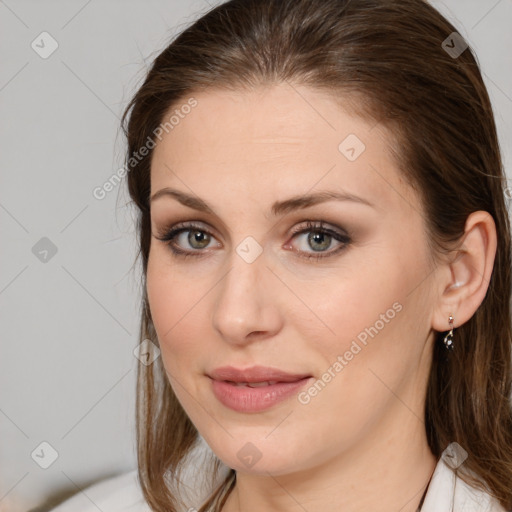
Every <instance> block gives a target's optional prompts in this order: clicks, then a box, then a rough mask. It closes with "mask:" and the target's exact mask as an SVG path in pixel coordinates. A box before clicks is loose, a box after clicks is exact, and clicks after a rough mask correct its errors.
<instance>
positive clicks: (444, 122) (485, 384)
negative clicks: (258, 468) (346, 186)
mask: <svg viewBox="0 0 512 512" xmlns="http://www.w3.org/2000/svg"><path fill="white" fill-rule="evenodd" d="M454 32H457V30H456V28H455V27H454V26H453V25H452V24H451V23H450V22H448V21H447V20H446V19H445V18H444V17H443V16H442V15H441V14H440V13H439V12H438V11H437V10H435V9H434V8H433V7H432V6H431V5H429V4H428V3H427V2H425V1H423V0H352V1H350V0H231V1H228V2H226V3H223V4H221V5H219V6H217V7H215V8H213V9H211V10H210V11H208V12H207V13H206V14H204V15H203V16H202V17H200V18H199V19H198V20H197V21H195V22H193V23H192V24H191V25H190V26H189V27H188V28H186V29H185V30H183V31H182V32H181V33H180V34H178V35H177V36H176V37H175V38H174V39H173V40H172V41H171V43H170V44H169V46H168V47H167V48H165V49H164V50H163V51H162V52H161V53H160V54H159V55H158V56H157V58H156V59H155V60H154V62H153V64H152V66H151V68H150V70H149V72H148V74H147V77H146V79H145V81H144V83H143V85H142V86H141V87H140V88H139V89H138V91H137V92H136V94H135V96H134V97H133V99H132V100H131V102H130V103H129V105H128V106H127V108H126V110H125V112H124V115H123V119H122V127H123V130H124V133H125V135H126V138H127V154H126V159H127V170H128V176H127V183H128V189H129V193H130V197H131V199H132V200H133V202H134V203H135V205H136V207H137V212H138V219H137V230H138V238H139V245H140V246H139V253H138V257H141V259H142V261H141V263H142V283H141V284H142V288H143V290H144V291H143V300H142V311H141V314H142V319H141V331H140V338H141V340H143V339H146V338H147V339H150V340H152V341H153V342H154V343H155V344H156V345H158V339H157V336H156V333H155V330H154V326H153V323H152V319H151V314H150V310H149V306H148V300H147V295H146V292H145V283H146V280H145V279H146V271H147V262H148V254H149V248H150V239H151V236H150V235H151V229H150V207H149V194H150V165H151V156H152V148H153V147H154V145H155V143H156V142H157V141H156V138H158V136H159V134H160V133H161V126H162V123H163V126H164V128H165V129H166V131H167V130H169V129H170V128H172V126H171V125H172V121H171V122H168V121H167V119H166V118H165V116H166V115H168V113H169V111H170V109H171V108H175V107H176V108H182V107H180V106H183V105H186V104H187V103H188V104H190V98H192V97H193V94H194V92H197V91H203V90H205V89H208V88H224V89H227V90H242V89H246V90H251V89H254V88H257V87H259V86H263V85H272V84H276V83H282V82H288V83H290V84H301V85H306V86H309V87H311V88H314V89H318V90H323V91H328V92H329V93H330V94H331V95H332V97H333V98H337V97H339V98H341V97H347V94H348V95H349V97H350V96H352V97H354V98H357V99H358V101H357V105H358V107H359V112H358V114H359V115H360V116H361V117H362V118H364V119H367V120H371V121H372V122H375V123H377V122H378V123H381V124H382V125H383V126H385V127H387V128H389V130H390V132H391V133H392V134H393V135H394V145H393V147H392V148H391V150H392V152H393V156H394V158H395V160H396V163H397V168H398V169H399V170H400V172H401V173H402V175H403V177H404V178H405V179H406V180H407V182H408V183H409V184H410V185H411V186H412V187H414V188H415V189H416V190H417V191H418V192H419V194H420V197H421V199H422V202H423V207H424V211H425V212H426V218H425V224H426V229H427V232H428V236H429V242H430V244H431V247H432V248H433V250H434V251H439V253H442V252H443V251H444V252H446V251H448V250H449V247H450V244H452V243H454V242H456V241H457V240H460V237H461V236H462V235H463V234H464V227H465V221H466V219H467V217H468V216H469V215H470V214H471V213H472V212H474V211H477V210H484V211H487V212H489V213H490V214H491V215H492V217H493V219H494V222H495V225H496V229H497V240H498V246H497V252H496V257H495V262H494V268H493V272H492V276H491V279H490V282H489V287H488V291H487V294H486V296H485V298H484V300H483V302H482V304H481V305H480V307H479V308H478V310H477V311H476V313H475V314H474V315H473V317H472V318H471V319H470V320H469V321H468V322H466V323H465V324H464V325H462V326H460V327H459V328H457V329H456V331H455V332H456V350H454V351H453V353H451V354H450V357H446V356H445V354H444V352H443V351H444V350H445V349H444V347H443V345H442V343H440V342H439V343H435V344H434V348H433V351H434V353H433V362H432V366H431V369H430V377H429V381H428V388H427V396H426V402H425V419H426V422H425V423H426V435H427V439H428V443H429V446H430V449H431V451H432V453H433V454H434V455H435V456H437V457H439V456H440V454H441V453H442V451H443V450H444V448H446V446H447V445H448V444H449V443H451V442H452V441H456V442H457V443H458V444H460V445H461V446H462V447H463V448H464V449H465V450H466V451H467V452H468V458H467V459H466V461H465V462H464V464H463V465H462V466H460V467H459V468H458V474H459V476H460V477H461V478H463V479H464V480H465V481H466V482H467V483H469V484H470V485H472V486H473V487H475V488H479V487H480V488H483V489H485V486H484V484H483V483H482V482H485V484H486V485H487V491H488V492H490V493H491V494H492V495H494V496H495V497H496V498H497V499H498V500H499V502H500V503H501V504H502V505H503V506H504V507H505V508H506V509H512V484H511V482H512V406H511V390H512V383H511V380H512V354H511V352H512V333H511V330H512V320H511V302H510V300H511V236H510V220H509V216H508V211H507V206H506V201H505V194H504V188H505V183H506V179H505V174H504V172H503V165H502V160H501V155H500V148H499V144H498V138H497V133H496V125H495V120H494V116H493V111H492V107H491V103H490V100H489V96H488V93H487V90H486V88H485V85H484V83H483V80H482V76H481V73H480V70H479V65H478V63H477V60H476V57H475V55H474V53H473V51H472V49H471V47H466V46H465V44H464V41H463V39H462V38H461V37H460V36H458V34H455V35H454V34H453V33H454ZM183 108H184V107H183ZM183 111H184V112H185V110H183ZM192 115H193V114H192ZM166 123H167V124H166ZM159 127H160V128H159ZM159 130H160V131H159ZM144 147H146V148H147V151H146V152H140V151H139V150H140V149H141V148H144ZM142 153H146V154H145V155H144V156H141V155H142ZM134 155H137V157H136V158H135V157H134ZM436 335H437V337H439V336H441V335H442V333H436ZM438 341H439V340H438ZM136 407H137V450H138V468H139V469H138V471H139V479H140V482H141V486H142V489H143V493H144V495H145V498H146V500H147V501H148V503H149V505H150V506H151V508H152V509H153V510H154V511H156V512H164V511H165V512H175V511H176V509H177V503H178V501H177V497H176V496H175V495H174V494H173V493H172V492H171V491H170V489H169V487H168V484H167V483H166V480H165V476H164V475H165V474H171V475H178V473H179V471H178V470H179V468H180V461H183V460H184V458H185V456H186V455H187V453H189V452H190V450H191V448H192V446H193V445H194V442H195V440H196V439H197V437H198V433H197V430H196V429H195V427H194V425H193V424H192V423H191V421H190V420H189V418H188V417H187V415H186V413H185V411H184V410H183V408H182V407H181V405H180V403H179V402H178V400H177V398H176V396H175V395H174V393H173V391H172V388H171V386H170V384H169V382H168V380H167V379H166V375H165V371H164V368H163V366H162V363H161V358H159V359H157V360H156V361H155V363H154V364H152V365H150V366H145V365H142V364H141V365H139V370H138V381H137V403H136ZM472 473H473V475H472ZM474 474H476V475H477V477H478V478H475V477H474ZM175 478H178V477H177V476H176V477H175ZM234 478H235V476H234V471H233V470H231V471H230V472H229V474H228V475H227V476H226V478H225V480H224V481H223V483H222V484H221V485H220V486H219V487H218V488H217V489H216V491H215V492H213V494H212V496H211V499H210V500H209V501H208V503H207V504H205V505H204V506H203V507H202V508H201V510H208V509H209V507H211V506H217V507H218V506H220V505H219V501H222V500H225V498H226V497H227V494H228V493H229V492H230V491H231V489H232V488H233V485H234Z"/></svg>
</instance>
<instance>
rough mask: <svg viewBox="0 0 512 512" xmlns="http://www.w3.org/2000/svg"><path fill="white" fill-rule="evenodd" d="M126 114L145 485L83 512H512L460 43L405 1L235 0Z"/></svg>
mask: <svg viewBox="0 0 512 512" xmlns="http://www.w3.org/2000/svg"><path fill="white" fill-rule="evenodd" d="M124 120H125V121H126V123H125V130H126V136H127V140H128V155H127V179H128V187H129V191H130V195H131V197H132V199H133V201H134V202H135V204H136V205H137V207H138V209H139V214H140V215H139V221H138V230H139V236H140V254H141V256H142V268H143V284H144V302H143V313H142V326H141V340H144V341H143V343H142V344H141V347H143V349H142V350H143V351H144V358H143V357H141V360H142V361H143V363H144V364H142V363H141V365H140V366H139V376H138V397H137V398H138V399H137V420H138V432H137V441H138V472H137V474H135V473H134V472H132V473H130V474H128V475H123V476H120V477H118V478H116V479H113V480H109V481H107V482H102V483H101V484H98V485H96V486H95V487H93V488H92V489H90V490H89V491H86V493H87V500H88V503H90V502H93V503H94V504H95V506H96V507H99V508H100V509H101V510H103V511H104V512H107V511H111V510H112V511H113V510H116V511H117V510H119V511H120V510H131V511H135V510H137V511H138V510H153V511H158V512H164V511H167V512H170V511H178V510H180V511H182V510H199V511H207V510H208V511H222V512H235V511H236V512H245V511H260V510H261V511H263V510H265V511H274V510H275V511H277V510H279V511H292V510H294V511H295V510H307V511H308V512H314V511H318V510H325V509H334V510H343V511H345V512H346V511H361V510H379V511H385V512H387V511H397V510H400V511H403V512H415V511H417V510H421V511H422V512H434V511H435V512H438V511H448V510H453V511H462V510H464V511H470V510H471V511H473V510H474V511H484V510H485V511H501V512H502V511H505V510H512V410H511V402H510V396H511V390H512V385H511V379H512V366H511V357H512V353H511V347H512V336H511V313H510V298H511V279H510V269H511V259H510V226H509V218H508V214H507V210H506V205H505V198H504V193H503V191H504V182H505V175H504V173H503V169H502V162H501V157H500V151H499V147H498V141H497V136H496V128H495V123H494V118H493V114H492V109H491V105H490V102H489V97H488V94H487V91H486V89H485V86H484V84H483V82H482V77H481V74H480V71H479V68H478V65H477V63H476V61H475V58H474V55H473V53H472V51H471V49H470V48H468V47H467V44H466V43H465V42H464V40H463V39H462V37H461V36H460V35H459V34H458V33H457V31H456V29H455V28H454V27H453V26H452V25H451V24H450V23H449V22H448V21H447V20H446V19H444V18H443V17H442V16H441V15H440V14H439V13H438V12H437V11H436V10H435V9H434V8H433V7H431V6H430V5H429V4H427V3H426V2H423V1H422V0H354V1H348V0H251V1H247V0H246V1H243V0H231V1H229V2H227V3H224V4H221V5H219V6H218V7H216V8H214V9H212V10H211V11H210V12H208V13H207V14H205V15H204V16H203V17H202V18H201V19H199V20H198V21H197V22H195V23H194V24H193V25H192V26H191V27H189V28H188V29H186V30H185V31H184V32H182V33H181V34H180V35H179V36H178V37H177V38H176V39H175V40H174V41H173V42H172V43H171V44H170V45H169V47H168V48H166V49H165V50H164V51H163V52H162V53H161V54H160V55H159V56H158V57H157V59H156V60H155V62H154V64H153V66H152V68H151V70H150V71H149V73H148V76H147V78H146V81H145V82H144V84H143V85H142V87H141V88H140V89H139V91H138V92H137V94H136V95H135V97H134V98H133V100H132V102H131V103H130V105H129V106H128V108H127V110H126V113H125V117H124ZM139 481H140V490H139ZM78 499H79V498H75V501H74V502H73V505H74V507H72V508H73V510H81V509H80V508H79V506H78V505H79V502H78V501H77V500H78ZM143 499H144V500H145V501H146V502H147V504H143V503H142V502H143ZM71 504H72V501H70V502H69V503H68V505H63V506H61V507H62V508H58V509H56V510H57V511H59V512H63V511H64V510H68V508H69V507H71ZM66 507H68V508H66ZM69 509H70V510H71V508H69ZM83 510H85V508H84V509H83Z"/></svg>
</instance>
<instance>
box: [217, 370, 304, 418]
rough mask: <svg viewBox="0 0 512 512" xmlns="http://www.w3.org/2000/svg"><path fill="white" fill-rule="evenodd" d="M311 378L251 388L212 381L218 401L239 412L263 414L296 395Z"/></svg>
mask: <svg viewBox="0 0 512 512" xmlns="http://www.w3.org/2000/svg"><path fill="white" fill-rule="evenodd" d="M310 378H311V377H306V378H304V379H301V380H297V381H294V382H278V383H277V384H272V385H270V386H261V387H257V388H250V387H248V386H236V385H235V384H231V383H229V382H226V381H220V380H212V385H213V393H214V395H215V396H216V397H217V400H219V402H221V403H222V404H223V405H225V406H226V407H229V408H230V409H233V410H234V411H237V412H261V411H264V410H266V409H269V408H270V407H272V406H274V405H275V404H277V403H279V402H282V401H284V400H286V399H287V398H289V397H291V396H293V395H295V394H296V393H297V392H298V391H299V390H300V389H301V388H302V387H304V386H305V384H306V383H307V382H308V381H309V380H310Z"/></svg>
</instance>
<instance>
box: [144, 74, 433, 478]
mask: <svg viewBox="0 0 512 512" xmlns="http://www.w3.org/2000/svg"><path fill="white" fill-rule="evenodd" d="M193 97H194V98H195V99H196V101H197V105H196V106H195V107H194V108H192V109H186V110H190V113H188V114H186V115H182V116H181V117H180V120H179V123H177V124H176V125H175V126H174V128H173V129H172V130H168V133H165V132H164V136H163V137H162V139H161V141H159V142H158V143H157V146H156V148H155V150H154V155H153V160H152V169H151V195H152V196H153V195H155V194H157V195H158V197H155V198H153V200H152V203H151V228H152V233H153V235H152V239H151V248H150V254H149V261H148V271H147V291H148V297H149V302H150V309H151V315H152V319H153V322H154V325H155V328H156V332H157V335H158V339H159V343H160V348H161V357H162V360H163V364H164V366H165V369H166V371H167V375H168V378H169V380H170V383H171V385H172V388H173V390H174V392H175V393H176V395H177V397H178V399H179V401H180V402H181V404H182V406H183V408H184V409H185V411H186V412H187V414H188V416H189V417H190V419H191V420H192V422H193V423H194V425H195V426H196V428H197V429H198V431H199V433H200V434H201V435H202V436H203V437H204V439H205V440H206V441H207V442H208V444H209V445H210V446H211V448H212V449H213V451H214V452H215V453H216V454H217V455H218V456H219V457H220V458H221V459H222V460H223V461H224V463H226V464H227V465H228V466H230V467H232V468H235V469H237V470H238V471H246V472H253V473H260V474H266V473H267V472H270V473H272V474H274V475H278V474H286V473H290V472H292V471H300V470H305V469H311V468H313V467H317V468H318V467H320V466H321V465H323V464H326V463H327V462H329V461H335V460H341V458H340V456H342V455H347V456H348V455H349V454H350V456H352V455H354V454H355V453H359V452H360V451H361V450H365V449H366V450H367V451H368V448H369V447H370V446H372V447H373V448H372V449H374V444H372V443H374V442H375V440H376V439H379V440H380V442H381V444H385V445H386V447H387V448H386V449H388V448H392V447H393V446H396V447H399V446H401V445H402V443H403V441H404V439H407V436H408V435H420V436H424V435H425V434H424V424H423V406H424V393H425V389H426V382H427V379H428V373H429V367H430V363H431V359H430V350H429V348H430V346H431V342H432V340H433V331H432V329H431V325H432V324H431V319H432V312H433V308H434V301H435V299H436V293H435V289H436V287H435V283H434V279H435V278H436V272H435V270H434V267H433V265H432V261H431V259H430V257H429V250H428V245H427V239H426V233H425V227H424V226H425V225H424V218H423V216H422V208H421V206H420V202H419V199H418V197H417V195H416V194H415V192H414V191H413V190H412V189H411V188H410V187H409V186H408V185H407V184H406V183H405V182H404V181H402V179H401V178H400V174H399V172H398V170H397V168H396V165H395V163H394V162H393V161H392V159H391V157H390V154H389V144H390V139H389V137H388V135H387V133H386V132H385V131H384V130H383V129H382V128H381V127H380V126H379V125H377V126H375V125H371V124H368V123H366V122H364V121H363V120H361V119H360V118H357V117H353V116H351V115H349V114H348V113H347V112H346V111H344V110H342V109H341V108H340V106H339V104H337V103H336V102H335V101H334V100H333V99H332V98H331V97H329V96H328V95H326V94H324V93H321V92H319V91H316V90H313V89H310V88H307V87H299V86H294V87H291V86H290V85H284V84H282V85H276V86H273V87H272V88H265V89H264V88H261V89H258V90H255V91H254V92H239V93H236V94H234V93H232V92H226V91H212V90H210V91H207V92H202V93H198V94H195V95H193ZM185 101H186V100H185ZM185 101H184V102H183V103H185ZM175 108H178V109H179V105H178V106H176V107H174V108H173V110H174V109H175ZM183 111H185V109H183ZM164 189H169V190H168V192H169V193H163V192H162V191H163V190H164ZM171 189H172V190H173V191H175V192H176V193H175V194H173V193H170V190H171ZM309 196H311V198H309V199H306V198H307V197H309ZM178 198H181V199H178ZM301 198H302V199H301ZM320 223H321V226H320ZM172 229H179V230H180V231H179V232H178V233H175V235H174V236H173V238H172V240H171V241H169V240H168V241H164V240H160V239H159V238H163V237H165V236H166V234H167V233H168V232H169V231H170V230H172ZM173 249H175V250H177V251H180V252H179V253H174V252H173ZM256 367H258V368H256ZM226 368H227V369H226ZM227 381H237V382H238V385H236V384H234V383H233V382H227ZM243 382H245V383H249V382H252V383H257V382H259V383H260V384H253V385H252V386H248V385H247V384H244V383H243ZM371 455H372V456H374V455H376V453H375V452H373V454H371Z"/></svg>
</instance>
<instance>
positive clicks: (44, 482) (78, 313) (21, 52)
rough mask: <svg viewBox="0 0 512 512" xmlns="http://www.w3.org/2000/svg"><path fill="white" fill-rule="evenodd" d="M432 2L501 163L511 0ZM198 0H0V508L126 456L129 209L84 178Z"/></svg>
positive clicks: (511, 62) (122, 196)
mask: <svg viewBox="0 0 512 512" xmlns="http://www.w3.org/2000/svg"><path fill="white" fill-rule="evenodd" d="M432 3H433V4H434V5H435V6H436V7H437V8H438V9H439V10H440V11H441V12H443V14H445V15H446V16H448V18H449V19H450V20H451V21H452V22H453V23H454V24H455V25H456V26H457V27H458V28H459V31H460V32H461V34H462V35H463V36H464V37H465V38H466V39H467V41H468V42H469V43H470V45H471V46H472V47H473V48H474V49H475V50H476V52H477V55H478V58H479V61H480V64H481V66H482V70H483V73H484V78H485V81H486V84H487V86H488V89H489V93H490V96H491V99H492V102H493V105H494V108H495V111H496V120H497V124H498V130H499V134H500V140H501V144H502V149H503V156H504V161H505V166H506V169H507V173H508V176H509V177H511V176H512V174H511V170H510V169H511V156H512V146H511V142H510V141H511V140H512V71H511V70H512V57H511V55H512V51H511V50H512V32H510V31H509V27H510V26H511V25H512V0H499V1H497V0H485V1H482V0H444V1H443V2H441V1H433V2H432ZM210 4H211V5H213V0H210ZM210 4H208V3H207V2H206V0H201V1H200V0H197V1H190V2H188V1H187V2H185V1H176V0H167V1H164V0H149V1H146V2H143V1H142V0H139V1H126V0H124V1H121V0H112V1H106V0H103V1H100V0H89V1H87V0H72V1H69V0H68V1H66V2H64V1H36V0H33V1H28V0H5V1H2V0H0V34H1V35H0V40H1V46H0V48H1V50H0V51H1V62H2V65H1V67H0V119H1V122H0V140H1V145H2V148H1V151H0V165H1V180H2V181H1V187H0V221H1V227H2V242H1V243H2V251H1V265H0V311H1V313H0V314H1V319H2V322H1V332H0V336H1V337H0V340H1V357H0V461H1V462H0V511H6V510H9V512H17V511H27V510H34V511H35V510H37V511H43V510H47V509H48V508H50V506H51V505H53V504H56V503H57V502H59V501H61V500H62V499H63V498H65V497H67V496H69V495H71V494H73V493H75V492H78V491H79V490H80V489H83V488H84V487H85V486H87V485H89V484H91V483H93V482H95V481H97V480H99V479H102V478H106V477H109V476H112V475H114V474H116V473H119V472H122V471H126V470H128V469H132V468H134V467H135V443H134V420H133V417H134V389H135V374H136V373H135V370H136V365H137V363H138V360H137V359H136V358H135V357H134V355H133V350H134V349H135V347H136V346H137V343H138V326H139V313H138V312H139V298H140V288H139V277H138V273H137V267H134V266H133V263H134V258H135V253H136V252H135V233H134V224H133V219H134V210H133V208H132V207H130V206H129V205H128V195H127V193H126V192H125V188H124V184H122V185H120V186H118V187H116V189H115V190H113V191H112V192H110V193H109V194H107V196H106V197H105V199H103V200H97V199H95V198H94V197H93V195H92V191H93V189H94V188H95V187H98V186H101V185H102V184H103V183H104V182H105V181H106V180H107V179H108V178H109V177H111V176H112V174H114V173H115V172H116V170H117V169H119V168H120V167H121V166H122V165H123V160H122V156H123V138H122V135H121V133H120V131H119V117H120V115H121V112H122V110H123V108H124V106H125V105H126V103H127V101H128V100H129V98H130V97H131V94H132V93H133V92H134V91H135V90H136V87H137V85H139V84H140V83H141V80H142V79H143V77H144V72H145V66H146V65H147V64H148V63H149V62H150V61H151V60H152V58H153V57H155V56H156V54H157V53H158V52H159V51H160V50H161V49H163V47H164V46H165V44H166V42H167V41H168V40H169V38H170V37H171V36H172V35H173V34H175V33H176V32H177V31H180V30H182V29H183V28H184V27H185V26H186V25H188V24H189V23H190V22H192V20H193V19H194V18H195V17H196V16H197V15H198V14H199V13H200V12H203V11H204V10H206V9H207V8H208V7H209V5H210ZM43 31H46V32H48V33H49V34H50V35H51V37H52V38H53V39H54V40H55V41H56V42H57V43H58V48H57V50H56V51H55V52H54V53H53V54H51V55H50V56H49V57H47V58H45V59H43V58H42V57H41V56H40V53H43V54H44V52H48V51H49V50H50V49H51V45H52V44H54V43H52V41H51V39H49V37H48V36H41V37H40V34H41V33H42V32H43ZM42 38H43V42H41V39H42ZM33 41H35V43H34V45H36V44H38V45H39V46H38V47H37V46H36V48H37V51H38V52H40V53H37V52H36V50H35V49H33V48H32V47H31V44H32V42H33ZM511 185H512V182H511ZM511 191H512V189H511ZM41 239H43V240H41ZM34 247H35V248H34ZM55 249H56V251H57V252H56V253H55V254H53V252H54V251H55ZM45 250H46V251H48V252H47V253H45V252H44V251H45ZM52 250H53V252H52ZM42 442H47V443H49V444H50V445H51V446H52V447H53V449H54V450H56V452H57V453H58V457H57V459H56V460H55V461H54V462H53V464H52V465H51V466H49V467H48V469H43V468H41V467H40V464H43V465H44V464H45V463H48V462H50V461H51V456H52V451H51V449H50V448H48V447H47V446H46V445H43V446H41V443H42ZM34 450H35V452H34ZM31 454H32V455H31Z"/></svg>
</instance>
